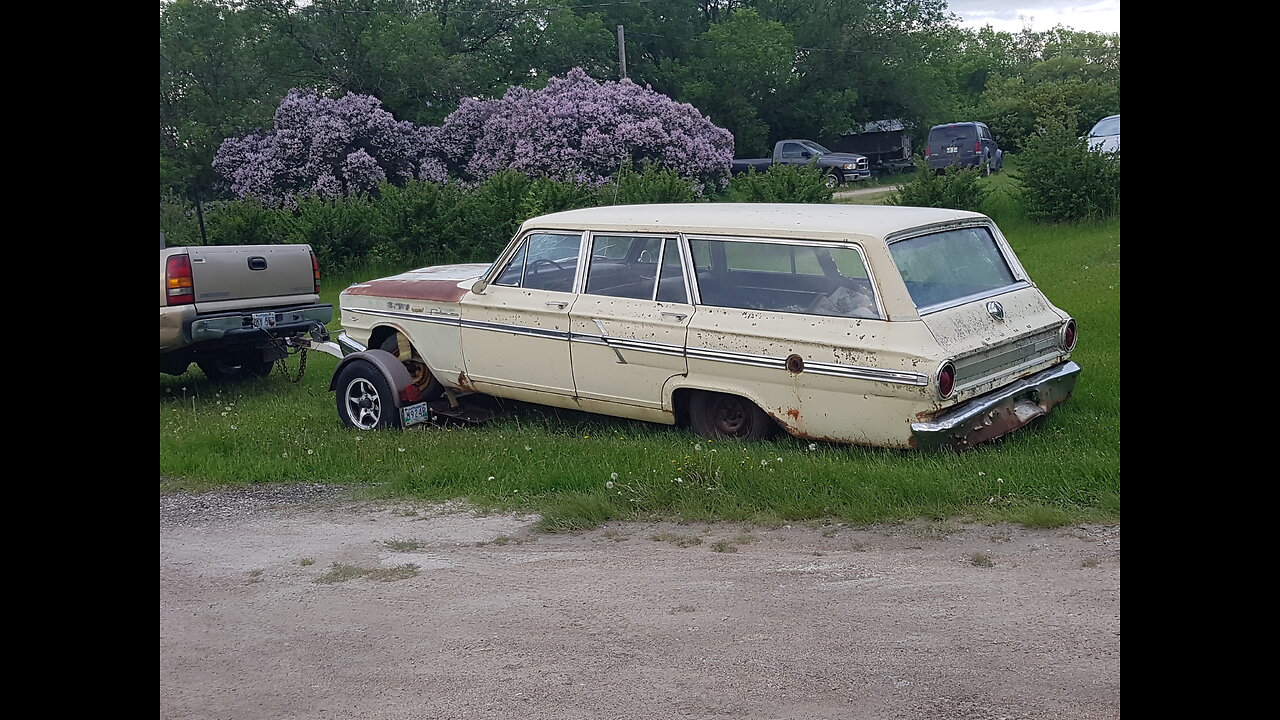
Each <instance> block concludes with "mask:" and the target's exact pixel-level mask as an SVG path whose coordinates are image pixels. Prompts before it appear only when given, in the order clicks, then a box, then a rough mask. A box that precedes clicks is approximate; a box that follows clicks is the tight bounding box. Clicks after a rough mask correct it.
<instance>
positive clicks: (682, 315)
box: [662, 312, 689, 322]
mask: <svg viewBox="0 0 1280 720" xmlns="http://www.w3.org/2000/svg"><path fill="white" fill-rule="evenodd" d="M662 317H665V318H675V320H676V322H683V321H684V319H685V318H687V317H689V314H688V313H674V312H664V313H662Z"/></svg>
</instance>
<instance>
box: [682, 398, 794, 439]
mask: <svg viewBox="0 0 1280 720" xmlns="http://www.w3.org/2000/svg"><path fill="white" fill-rule="evenodd" d="M689 423H690V424H691V425H692V426H693V430H694V432H696V433H698V434H699V435H701V436H703V437H707V438H734V439H737V440H760V439H763V438H767V437H769V436H770V435H773V434H774V433H775V432H777V430H778V424H777V423H775V422H774V421H773V418H771V417H769V416H768V415H766V414H765V412H764V411H763V410H761V409H760V408H759V407H758V406H757V405H756V404H755V403H753V402H751V401H750V400H747V399H746V398H743V397H739V396H737V395H729V394H726V393H717V392H700V393H698V394H697V395H694V396H693V399H692V400H691V401H690V402H689Z"/></svg>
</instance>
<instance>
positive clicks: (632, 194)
mask: <svg viewBox="0 0 1280 720" xmlns="http://www.w3.org/2000/svg"><path fill="white" fill-rule="evenodd" d="M703 187H704V186H703V185H702V183H699V182H697V181H694V180H691V179H689V178H687V177H682V176H681V175H680V173H678V172H676V171H675V170H670V169H663V168H660V167H658V166H657V165H654V164H652V163H646V164H645V165H644V166H643V167H641V168H640V170H639V171H636V170H631V169H624V170H623V171H622V172H620V173H618V174H617V175H615V176H614V178H613V182H612V183H610V184H608V185H605V186H603V187H601V188H600V191H599V193H598V194H597V196H596V198H595V200H596V202H595V204H597V205H646V204H651V203H689V202H696V201H698V200H700V199H701V197H702V189H703Z"/></svg>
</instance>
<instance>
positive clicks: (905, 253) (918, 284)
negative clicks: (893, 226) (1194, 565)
mask: <svg viewBox="0 0 1280 720" xmlns="http://www.w3.org/2000/svg"><path fill="white" fill-rule="evenodd" d="M889 252H890V253H891V254H892V255H893V261H894V263H895V264H896V265H897V266H898V272H899V273H901V275H902V279H903V281H904V282H905V283H906V285H907V292H909V293H911V300H912V301H913V302H914V303H915V305H916V309H918V310H924V309H926V308H929V307H933V306H938V305H948V304H951V303H954V302H955V301H957V300H960V299H961V298H968V297H970V296H972V295H989V294H991V293H992V292H993V291H996V290H999V289H1001V288H1005V287H1008V286H1010V285H1012V284H1014V277H1013V271H1012V270H1010V268H1009V264H1008V263H1007V262H1005V259H1004V255H1003V254H1002V253H1001V252H1000V247H999V246H998V245H997V244H996V240H995V238H994V237H992V235H991V231H990V230H989V229H987V228H985V227H973V228H961V229H959V230H948V231H946V232H940V233H933V234H931V235H921V236H919V237H913V238H907V239H906V240H899V241H898V242H895V243H893V244H892V245H890V246H889Z"/></svg>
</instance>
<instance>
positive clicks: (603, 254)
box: [585, 235, 663, 300]
mask: <svg viewBox="0 0 1280 720" xmlns="http://www.w3.org/2000/svg"><path fill="white" fill-rule="evenodd" d="M662 243H663V238H660V237H644V236H630V235H596V236H594V237H592V239H591V264H590V265H588V266H587V287H586V291H585V292H586V293H587V294H589V295H604V296H606V297H622V298H633V299H636V300H652V299H653V297H654V289H655V287H656V285H657V282H658V277H657V276H658V254H659V252H660V251H661V248H662Z"/></svg>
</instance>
